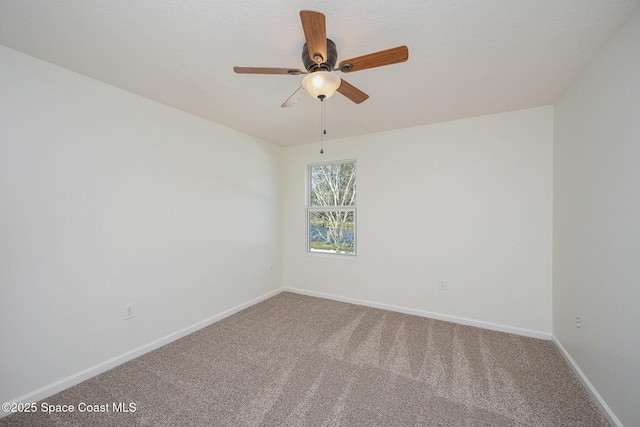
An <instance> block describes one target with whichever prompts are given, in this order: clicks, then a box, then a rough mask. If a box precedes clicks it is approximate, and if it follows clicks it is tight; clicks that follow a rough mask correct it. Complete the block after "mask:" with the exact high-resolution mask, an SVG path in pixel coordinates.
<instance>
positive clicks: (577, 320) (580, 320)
mask: <svg viewBox="0 0 640 427" xmlns="http://www.w3.org/2000/svg"><path fill="white" fill-rule="evenodd" d="M581 327H582V319H581V318H580V316H576V328H578V329H580V328H581Z"/></svg>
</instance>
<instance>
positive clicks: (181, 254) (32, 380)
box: [0, 47, 282, 402]
mask: <svg viewBox="0 0 640 427" xmlns="http://www.w3.org/2000/svg"><path fill="white" fill-rule="evenodd" d="M0 118H1V122H2V124H1V126H0V325H1V327H0V349H1V351H0V401H2V402H4V401H7V400H12V399H15V398H18V397H20V396H23V395H26V394H28V393H32V392H34V391H35V390H38V389H39V388H40V387H45V388H46V387H48V386H49V385H51V384H52V383H55V382H56V381H59V380H61V379H63V378H65V377H67V376H72V375H75V374H77V373H78V372H81V371H82V370H84V369H90V368H91V367H93V366H95V365H97V364H100V363H103V362H104V361H105V360H108V359H110V358H114V357H118V356H119V355H122V354H124V353H126V352H128V351H131V350H132V349H135V348H138V347H140V346H144V345H146V344H147V343H149V342H152V341H154V340H157V339H159V338H162V337H165V336H167V335H169V334H172V333H174V332H176V331H178V330H180V329H182V328H186V327H188V326H191V325H193V324H195V323H197V322H200V321H202V320H203V319H207V318H210V317H211V316H214V315H216V314H218V313H221V312H224V311H225V310H228V309H230V308H232V307H235V306H237V305H239V304H241V303H245V302H247V301H249V300H251V299H252V298H256V297H258V296H260V295H263V294H265V293H267V292H269V291H271V290H274V289H277V288H278V287H279V286H280V285H281V278H280V277H279V274H278V273H277V272H278V271H279V270H281V261H280V259H279V255H278V254H279V252H280V241H279V235H280V230H279V225H278V224H279V217H280V212H279V207H280V200H279V185H280V182H279V180H280V176H279V174H280V172H279V171H280V168H281V165H280V162H281V157H282V149H281V148H280V147H277V146H274V145H272V144H268V143H265V142H263V141H259V140H256V139H254V138H251V137H248V136H246V135H243V134H240V133H238V132H235V131H232V130H230V129H227V128H224V127H222V126H219V125H216V124H214V123H211V122H209V121H206V120H203V119H200V118H197V117H194V116H191V115H189V114H186V113H183V112H180V111H177V110H174V109H171V108H169V107H166V106H163V105H160V104H158V103H155V102H152V101H149V100H146V99H143V98H140V97H138V96H135V95H133V94H130V93H127V92H124V91H121V90H119V89H116V88H114V87H111V86H108V85H105V84H102V83H100V82H97V81H95V80H92V79H89V78H86V77H83V76H80V75H78V74H74V73H71V72H69V71H67V70H64V69H61V68H58V67H55V66H53V65H50V64H47V63H45V62H42V61H38V60H36V59H34V58H31V57H28V56H25V55H22V54H19V53H17V52H15V51H12V50H10V49H7V48H4V47H0ZM269 265H274V267H275V271H276V272H275V273H272V274H270V273H269V269H268V266H269ZM126 303H135V309H136V315H135V318H134V319H131V320H127V321H124V320H123V316H124V314H123V313H124V309H123V306H124V304H126Z"/></svg>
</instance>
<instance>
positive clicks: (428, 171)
mask: <svg viewBox="0 0 640 427" xmlns="http://www.w3.org/2000/svg"><path fill="white" fill-rule="evenodd" d="M330 108H331V106H330V104H329V105H327V109H330ZM552 145H553V107H541V108H535V109H529V110H522V111H515V112H509V113H503V114H496V115H491V116H485V117H477V118H472V119H465V120H458V121H452V122H446V123H440V124H434V125H428V126H421V127H415V128H409V129H403V130H397V131H391V132H385V133H378V134H370V135H366V136H362V137H354V138H348V139H342V140H335V141H330V142H328V143H325V154H324V155H320V154H319V148H320V147H319V143H318V144H308V145H302V146H294V147H287V148H285V150H284V160H283V161H284V165H283V166H284V177H283V185H284V188H283V190H284V193H283V198H284V209H283V213H284V260H285V278H284V283H285V286H288V287H292V288H298V289H302V290H305V291H312V292H322V293H326V294H331V295H335V296H339V297H346V298H355V299H359V300H366V301H370V302H376V303H384V304H387V305H395V306H399V307H403V308H409V309H414V310H422V311H426V312H430V313H437V314H443V315H447V316H456V317H462V318H467V319H472V320H476V321H481V322H490V323H495V324H499V325H507V326H509V327H515V328H522V329H528V330H532V331H538V332H542V333H546V334H550V333H551V294H552V290H551V245H552V243H551V233H552V223H551V220H552V167H553V166H552V154H553V146H552ZM338 159H356V160H357V168H358V184H357V185H358V187H357V188H358V190H357V191H358V193H357V194H358V195H357V204H358V205H357V209H358V249H357V251H358V255H357V258H356V259H355V260H354V259H336V258H335V257H327V256H318V255H316V254H307V253H306V234H305V233H306V228H305V218H306V217H305V170H306V169H305V168H306V165H307V164H308V163H314V162H322V161H329V160H338ZM439 279H445V280H446V281H448V283H449V289H448V290H447V291H440V290H438V280H439Z"/></svg>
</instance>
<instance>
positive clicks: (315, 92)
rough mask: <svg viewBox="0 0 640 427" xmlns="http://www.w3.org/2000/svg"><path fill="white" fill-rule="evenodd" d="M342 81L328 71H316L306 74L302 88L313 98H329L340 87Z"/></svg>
mask: <svg viewBox="0 0 640 427" xmlns="http://www.w3.org/2000/svg"><path fill="white" fill-rule="evenodd" d="M341 83H342V81H341V80H340V77H338V76H336V75H335V74H331V73H330V72H328V71H316V72H314V73H311V74H308V75H306V76H305V78H304V79H303V80H302V87H304V90H306V91H307V92H308V93H309V95H311V96H313V97H314V98H319V97H322V96H324V99H326V98H329V97H331V95H333V94H334V93H336V90H338V88H339V87H340V84H341Z"/></svg>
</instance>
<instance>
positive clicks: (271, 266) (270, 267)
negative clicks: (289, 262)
mask: <svg viewBox="0 0 640 427" xmlns="http://www.w3.org/2000/svg"><path fill="white" fill-rule="evenodd" d="M269 273H273V265H271V264H269Z"/></svg>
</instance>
